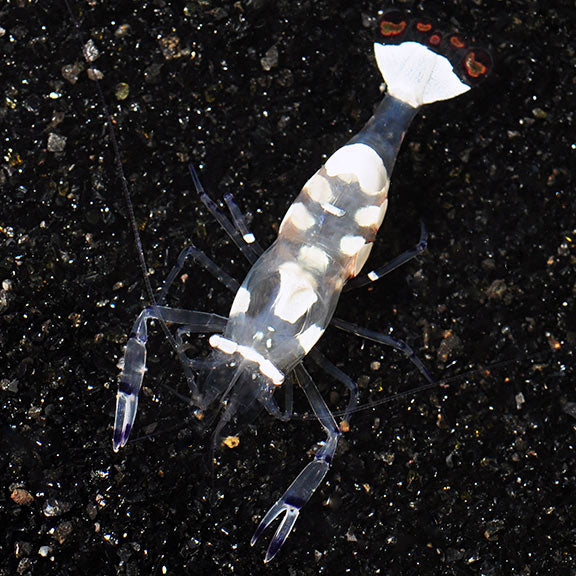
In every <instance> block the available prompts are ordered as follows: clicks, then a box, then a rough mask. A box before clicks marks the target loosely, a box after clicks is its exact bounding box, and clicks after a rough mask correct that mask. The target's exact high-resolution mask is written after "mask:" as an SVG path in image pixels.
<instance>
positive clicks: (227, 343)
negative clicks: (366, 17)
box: [113, 13, 490, 562]
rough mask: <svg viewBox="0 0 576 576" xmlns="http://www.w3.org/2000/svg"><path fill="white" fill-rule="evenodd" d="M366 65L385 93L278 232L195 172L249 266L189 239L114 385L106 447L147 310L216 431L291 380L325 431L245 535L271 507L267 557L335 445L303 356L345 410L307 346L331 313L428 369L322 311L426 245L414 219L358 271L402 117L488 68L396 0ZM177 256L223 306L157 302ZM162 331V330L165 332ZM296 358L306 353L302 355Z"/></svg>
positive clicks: (287, 410)
mask: <svg viewBox="0 0 576 576" xmlns="http://www.w3.org/2000/svg"><path fill="white" fill-rule="evenodd" d="M374 48H375V55H376V61H377V64H378V67H379V69H380V72H381V73H382V76H383V78H384V80H385V82H386V84H387V92H386V95H385V96H384V99H383V100H382V102H381V103H380V105H379V106H378V108H377V109H376V111H375V113H374V115H373V116H372V117H371V118H370V120H368V122H367V123H366V125H365V126H364V128H362V130H360V132H358V133H357V134H356V135H355V136H354V137H353V138H352V139H351V140H350V141H349V142H348V143H346V144H345V145H344V146H343V147H341V148H339V149H338V150H336V152H334V153H333V154H332V155H331V156H330V157H329V158H328V160H327V162H326V163H325V164H324V166H322V167H321V168H320V170H318V172H316V174H314V175H313V176H312V177H311V178H310V179H309V180H308V181H307V182H306V184H305V185H304V187H303V188H302V191H301V192H300V194H299V195H298V197H297V198H296V200H295V201H294V203H293V204H292V205H291V206H290V208H289V209H288V212H287V213H286V215H285V217H284V219H283V221H282V223H281V225H280V228H279V233H278V237H277V239H276V240H275V241H274V243H273V244H272V245H271V246H270V247H269V248H268V249H267V250H265V251H264V250H262V248H261V247H260V245H259V244H258V242H257V241H256V240H255V238H254V236H253V235H252V234H251V233H250V231H249V229H248V227H247V224H246V222H245V220H244V218H243V216H242V213H241V212H240V210H239V209H238V207H237V206H236V204H235V203H234V200H233V199H232V198H231V197H230V196H228V197H226V198H225V200H226V204H227V206H228V208H229V210H230V214H231V219H229V218H228V217H227V216H226V215H224V214H223V213H222V212H221V211H220V209H219V208H218V206H217V205H216V204H215V203H214V202H213V201H212V200H211V199H210V197H209V196H208V195H207V194H206V193H205V192H204V191H203V189H202V187H201V184H200V183H199V181H198V178H197V176H196V175H195V173H194V172H193V178H194V180H195V184H196V187H197V189H198V191H199V194H200V199H201V200H202V202H203V203H204V205H205V206H206V207H207V208H208V210H209V211H210V212H211V213H212V214H213V215H214V216H215V218H216V219H217V220H218V222H219V223H220V224H221V226H222V227H223V228H224V229H225V231H226V232H227V233H228V235H229V236H230V237H231V238H232V240H233V241H234V242H235V243H236V244H237V246H238V247H239V248H240V250H241V251H242V252H243V254H244V255H245V256H246V258H247V259H248V260H249V262H250V263H251V264H252V268H251V269H250V271H249V272H248V274H247V276H246V278H245V279H244V281H243V282H242V283H241V284H238V282H237V281H236V280H235V279H234V278H232V277H230V276H229V275H228V274H227V273H226V272H225V271H223V270H221V269H220V268H219V267H218V266H217V265H216V264H215V263H214V262H212V261H210V260H209V259H208V258H207V257H206V256H205V255H204V254H203V253H202V252H201V251H200V250H198V249H197V248H195V247H193V246H190V247H188V248H186V249H185V250H184V251H183V252H182V253H181V255H180V257H179V258H178V262H177V264H176V266H175V267H174V269H173V270H172V273H171V274H170V276H169V277H168V279H167V281H166V283H165V285H164V288H163V290H162V293H161V295H160V297H159V299H158V300H157V302H154V303H153V305H152V306H150V307H148V308H146V309H145V310H143V311H142V313H141V314H140V316H139V317H138V319H137V320H136V322H135V324H134V328H133V331H132V335H131V336H130V339H129V340H128V343H127V347H126V353H125V357H124V366H123V370H122V374H121V376H120V385H119V389H118V395H117V407H116V420H115V424H114V438H113V445H114V450H116V451H117V450H118V449H119V448H121V447H122V446H124V445H125V444H126V442H127V440H128V437H129V435H130V432H131V430H132V427H133V423H134V419H135V417H136V411H137V405H138V393H139V390H140V388H141V385H142V381H143V378H144V374H145V371H146V343H147V322H148V321H149V320H150V319H158V320H160V322H162V323H167V324H171V325H177V326H179V328H178V329H177V330H176V332H175V334H174V335H173V336H171V338H172V339H173V345H174V348H175V350H176V352H177V354H178V356H179V359H180V360H181V362H182V365H183V369H184V372H185V375H186V378H187V381H188V383H189V385H190V388H191V394H192V401H193V403H194V404H195V405H196V406H197V407H198V408H199V409H200V410H205V409H207V408H208V407H210V405H212V404H213V403H215V402H220V403H221V404H222V406H223V408H222V413H221V416H220V420H219V422H218V424H217V426H216V430H215V432H214V438H215V439H218V438H219V437H221V436H222V432H223V431H224V430H225V428H227V427H229V426H233V425H235V420H237V421H240V420H245V419H247V418H248V416H253V415H254V414H255V413H256V411H257V410H259V409H261V408H264V409H266V410H267V411H268V412H269V413H270V414H271V415H273V416H275V417H277V418H280V419H282V420H287V419H289V418H290V416H291V410H292V406H291V400H287V401H286V402H285V405H284V407H283V408H284V410H281V408H280V405H279V404H278V403H277V401H276V399H275V393H276V391H277V390H279V389H280V388H288V392H289V398H291V396H290V386H291V385H292V381H293V380H295V381H296V382H297V383H298V384H299V386H300V387H301V388H302V390H303V391H304V394H305V395H306V398H307V400H308V402H309V404H310V407H311V409H312V411H313V412H314V414H315V415H316V417H317V419H318V421H319V422H320V424H321V425H322V427H323V429H324V431H325V434H326V439H325V441H324V442H323V443H322V444H321V446H320V448H318V450H317V452H316V454H315V456H314V459H313V460H312V461H311V462H309V463H308V464H307V465H306V466H305V467H304V469H303V470H302V471H301V472H300V474H299V475H298V476H297V477H296V479H295V480H294V481H293V482H292V484H290V486H289V487H288V488H287V490H286V491H285V492H284V494H283V495H282V496H281V497H280V498H279V499H278V500H277V501H276V503H275V504H274V505H273V506H272V507H271V508H270V510H269V511H268V512H267V513H266V515H265V516H264V518H263V519H262V521H261V522H260V524H259V526H258V528H257V529H256V531H255V533H254V536H253V537H252V540H251V544H252V545H254V544H255V543H256V541H257V540H258V539H259V538H260V536H261V535H262V533H263V532H264V531H265V530H266V529H267V528H268V526H269V525H270V524H272V523H273V522H274V521H275V520H276V519H277V518H280V524H279V527H278V528H277V530H276V532H275V534H274V535H273V537H272V539H271V542H270V544H269V547H268V550H267V553H266V556H265V561H266V562H269V561H270V560H272V559H273V558H274V557H275V556H276V554H277V553H278V551H279V550H280V549H281V548H282V546H283V544H284V542H285V541H286V539H287V538H288V536H289V534H290V532H291V530H292V528H293V527H294V524H295V522H296V520H297V518H298V515H299V514H300V510H301V509H302V507H303V506H304V505H305V504H306V502H308V500H309V499H310V498H311V497H312V495H313V494H314V492H315V491H316V489H317V488H318V486H319V485H320V484H321V483H322V481H323V480H324V478H325V476H326V474H327V473H328V470H329V468H330V464H331V462H332V459H333V457H334V454H335V452H336V448H337V445H338V440H339V437H340V434H341V430H340V427H339V425H338V423H337V422H336V419H335V417H334V415H333V414H332V412H331V411H330V409H329V408H328V406H327V405H326V402H325V401H324V399H323V397H322V395H321V394H320V393H319V391H318V389H317V387H316V385H315V383H314V381H313V380H312V378H311V376H310V375H309V373H308V371H307V369H306V367H305V365H304V359H305V358H306V357H307V356H308V358H309V359H311V360H312V361H313V362H315V363H317V364H318V365H319V366H320V367H323V368H325V369H326V371H327V372H328V374H330V375H331V376H333V377H335V378H337V379H338V380H340V381H341V382H342V383H343V384H344V385H345V386H346V387H347V388H348V390H349V393H350V400H349V403H348V407H347V410H346V412H345V415H344V419H345V420H346V421H348V420H349V418H350V415H351V413H352V411H353V409H354V407H355V405H356V402H357V387H356V384H355V382H354V381H352V379H350V378H349V377H347V376H346V375H345V374H344V373H343V372H341V371H340V369H339V368H336V366H334V365H333V364H331V363H330V361H329V360H328V359H327V358H325V357H324V356H322V355H321V354H320V353H319V352H318V351H317V350H315V349H314V346H315V345H316V343H317V342H318V340H319V339H320V337H321V336H322V335H323V333H324V332H325V330H326V329H327V328H328V326H329V325H331V324H332V325H333V326H335V327H337V328H339V329H341V330H345V331H347V332H350V333H354V334H357V335H359V336H361V337H363V338H367V339H370V340H374V341H376V342H379V343H382V344H385V345H390V346H393V347H395V348H397V349H399V350H401V351H402V352H403V353H405V354H406V355H407V356H408V357H409V358H410V359H411V360H412V362H413V363H414V365H415V366H416V367H417V368H418V369H419V371H420V372H421V374H422V375H423V376H424V377H425V378H427V379H428V380H429V381H432V378H431V376H430V375H429V373H428V371H427V369H426V368H425V366H424V364H423V363H422V362H421V361H420V360H419V359H418V358H417V357H416V356H415V354H414V353H413V351H412V350H411V349H410V348H409V347H408V346H407V345H406V344H404V343H401V342H397V341H396V340H393V339H391V338H390V337H389V336H386V335H384V334H379V333H377V332H373V331H371V330H366V329H363V328H361V327H359V326H356V325H354V324H351V323H349V322H345V321H343V320H339V319H337V318H334V317H333V316H334V311H335V309H336V305H337V303H338V300H339V297H340V295H341V293H342V291H343V290H344V289H345V288H346V289H349V288H351V287H357V286H362V285H365V284H368V283H370V282H374V281H376V280H378V279H379V278H381V277H382V276H383V275H384V274H386V273H387V272H389V271H390V270H392V269H394V268H396V267H398V266H400V265H401V264H403V263H404V262H407V261H408V260H410V259H412V258H413V257H415V256H416V255H417V254H419V253H420V252H422V250H424V249H425V247H426V239H427V236H426V231H425V229H424V228H423V229H422V233H421V238H420V242H419V244H418V246H416V247H415V248H413V249H411V250H408V251H407V252H405V253H404V254H402V255H400V256H398V257H397V258H396V259H395V260H394V261H393V262H392V263H390V264H388V265H385V266H382V267H380V268H377V269H375V270H372V271H371V272H369V273H368V274H366V275H363V276H360V272H361V271H362V270H363V268H364V265H365V263H366V261H367V259H368V256H369V254H370V251H371V249H372V246H373V243H374V240H375V238H376V234H377V232H378V229H379V228H380V226H381V224H382V222H383V220H384V216H385V214H386V209H387V206H388V188H389V185H390V176H391V174H392V170H393V168H394V163H395V161H396V156H397V154H398V151H399V149H400V145H401V143H402V140H403V138H404V134H405V132H406V130H407V129H408V127H409V125H410V123H411V122H412V120H413V118H414V117H415V115H416V114H417V112H418V110H419V109H420V107H422V106H423V105H425V104H429V103H432V102H436V101H439V100H446V99H450V98H454V97H456V96H458V95H460V94H463V93H464V92H466V91H467V90H469V89H470V87H471V86H472V85H473V84H474V83H475V82H477V81H479V80H480V79H482V78H483V77H484V76H485V75H486V73H487V71H488V68H489V64H490V60H489V56H488V55H487V54H486V53H485V52H484V51H482V50H478V49H471V48H468V47H467V46H466V43H465V41H464V40H463V39H462V38H461V37H460V36H457V35H455V34H452V35H448V36H443V35H441V34H440V33H439V32H438V31H436V30H435V29H434V27H433V26H432V25H431V24H430V23H429V22H427V21H423V20H416V21H412V22H410V21H407V20H405V19H404V17H403V16H402V15H401V14H398V13H391V14H385V15H384V16H383V17H382V18H381V20H380V22H379V28H378V36H377V40H376V42H375V44H374ZM188 258H192V259H193V260H195V261H196V262H197V263H198V264H200V265H201V266H203V267H204V268H206V269H207V270H208V271H209V272H211V273H212V274H213V275H214V276H215V277H216V278H217V279H218V280H220V281H221V282H222V283H223V284H224V285H225V286H226V287H227V288H228V289H230V290H231V291H234V292H235V294H236V295H235V298H234V301H233V304H232V307H231V309H230V312H229V314H228V317H227V318H226V317H223V316H219V315H217V314H213V313H208V312H200V311H192V310H185V309H176V308H171V307H168V306H167V305H166V304H165V300H166V294H167V291H168V288H169V286H170V284H171V283H172V281H173V280H174V279H175V278H176V277H177V275H178V273H179V272H180V270H181V269H182V267H183V266H184V264H185V261H186V260H187V259H188ZM194 333H211V334H212V336H211V337H210V339H209V342H210V346H211V351H210V354H209V355H208V357H207V358H205V359H202V360H197V359H192V358H189V357H188V355H187V354H186V352H187V350H188V345H187V344H186V340H185V339H186V338H188V337H189V336H190V334H194ZM169 334H171V333H169ZM306 361H307V360H306Z"/></svg>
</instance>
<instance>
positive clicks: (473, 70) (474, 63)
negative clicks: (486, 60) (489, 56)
mask: <svg viewBox="0 0 576 576" xmlns="http://www.w3.org/2000/svg"><path fill="white" fill-rule="evenodd" d="M464 69H465V70H466V74H468V76H470V77H471V78H480V77H481V76H484V75H485V74H486V73H487V72H488V67H487V66H485V65H484V64H482V62H480V60H478V59H477V58H476V54H475V53H474V52H470V53H468V54H467V55H466V58H464Z"/></svg>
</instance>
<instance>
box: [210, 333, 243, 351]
mask: <svg viewBox="0 0 576 576" xmlns="http://www.w3.org/2000/svg"><path fill="white" fill-rule="evenodd" d="M208 342H210V346H212V348H217V349H218V350H220V351H222V352H224V354H234V352H236V351H237V350H238V344H236V342H233V341H232V340H228V338H224V336H220V334H212V336H210V339H209V340H208Z"/></svg>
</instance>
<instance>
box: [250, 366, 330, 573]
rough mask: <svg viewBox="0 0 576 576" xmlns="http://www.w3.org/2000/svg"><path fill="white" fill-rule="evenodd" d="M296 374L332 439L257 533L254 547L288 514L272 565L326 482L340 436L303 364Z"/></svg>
mask: <svg viewBox="0 0 576 576" xmlns="http://www.w3.org/2000/svg"><path fill="white" fill-rule="evenodd" d="M294 372H295V373H296V377H297V378H298V383H299V384H300V386H301V388H302V390H304V393H305V394H306V397H307V398H308V402H309V403H310V406H311V408H312V410H313V411H314V413H315V414H316V417H317V418H318V420H319V421H320V423H321V424H322V427H323V428H324V430H325V431H326V434H327V436H328V437H327V439H326V441H325V443H324V444H323V445H322V447H321V448H320V449H319V450H318V452H317V453H316V456H315V457H314V460H313V461H312V462H310V463H308V464H307V465H306V467H305V468H304V469H303V470H302V472H300V474H299V475H298V476H297V477H296V479H295V480H294V482H292V484H290V486H289V487H288V489H287V490H286V492H284V494H283V495H282V497H281V498H280V499H279V500H278V501H277V502H276V503H275V504H274V505H273V506H272V508H270V510H268V512H267V513H266V515H265V516H264V518H262V521H261V522H260V524H259V526H258V528H257V529H256V532H254V536H252V540H251V541H250V544H251V545H252V546H254V544H255V543H256V541H257V540H258V538H259V537H260V535H261V534H262V532H264V530H266V528H267V527H268V526H269V525H270V524H271V523H272V522H273V521H274V520H275V519H276V518H277V517H278V516H280V515H281V514H284V517H283V519H282V521H281V522H280V526H279V527H278V529H277V530H276V532H275V534H274V536H273V537H272V541H271V542H270V545H269V546H268V550H267V551H266V557H265V558H264V562H270V560H272V559H273V558H274V556H276V554H278V552H279V551H280V548H282V546H283V544H284V542H285V541H286V539H287V538H288V536H289V534H290V532H291V531H292V528H293V527H294V524H295V523H296V520H297V519H298V515H299V513H300V509H301V508H302V507H303V506H304V504H306V502H308V500H310V498H311V496H312V494H314V492H315V490H316V488H318V486H319V485H320V483H321V482H322V480H324V477H325V476H326V474H327V472H328V470H329V468H330V464H331V462H332V458H333V456H334V453H335V451H336V447H337V445H338V438H339V436H340V430H339V428H338V424H337V423H336V420H335V419H334V416H333V415H332V413H331V412H330V409H329V408H328V406H326V402H324V399H323V398H322V395H321V394H320V392H318V389H317V388H316V385H315V384H314V382H313V380H312V378H311V377H310V374H308V372H307V370H306V368H304V366H303V365H302V363H300V364H298V365H297V366H296V368H294Z"/></svg>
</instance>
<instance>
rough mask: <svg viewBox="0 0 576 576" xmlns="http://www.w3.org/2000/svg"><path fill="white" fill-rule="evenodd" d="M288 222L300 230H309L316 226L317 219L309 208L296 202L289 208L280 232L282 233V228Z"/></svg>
mask: <svg viewBox="0 0 576 576" xmlns="http://www.w3.org/2000/svg"><path fill="white" fill-rule="evenodd" d="M288 222H290V223H291V224H292V225H294V226H296V228H298V230H308V229H309V228H312V226H314V224H315V223H316V219H315V218H314V216H312V214H310V212H309V210H308V208H306V206H304V204H302V202H294V204H292V205H291V206H290V208H288V212H286V215H285V216H284V219H283V220H282V224H281V225H280V232H282V228H283V227H284V225H285V224H287V223H288Z"/></svg>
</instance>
